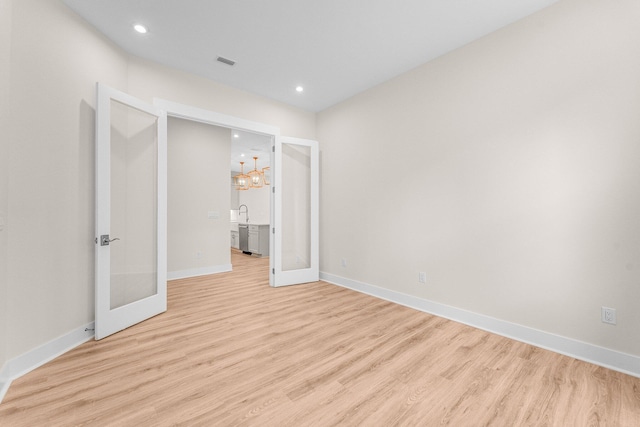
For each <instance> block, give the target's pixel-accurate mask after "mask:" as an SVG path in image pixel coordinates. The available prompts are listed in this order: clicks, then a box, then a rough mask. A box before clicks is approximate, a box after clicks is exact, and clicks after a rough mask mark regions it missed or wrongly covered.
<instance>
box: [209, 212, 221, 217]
mask: <svg viewBox="0 0 640 427" xmlns="http://www.w3.org/2000/svg"><path fill="white" fill-rule="evenodd" d="M207 218H209V219H220V212H218V211H209V212H207Z"/></svg>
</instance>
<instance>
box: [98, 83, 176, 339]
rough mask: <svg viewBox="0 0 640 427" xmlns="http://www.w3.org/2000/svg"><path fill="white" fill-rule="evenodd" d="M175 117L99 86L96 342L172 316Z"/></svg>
mask: <svg viewBox="0 0 640 427" xmlns="http://www.w3.org/2000/svg"><path fill="white" fill-rule="evenodd" d="M166 132H167V118H166V113H165V112H163V111H162V110H161V109H160V108H158V107H155V106H153V105H147V104H146V103H144V102H142V101H140V100H138V99H136V98H134V97H132V96H130V95H128V94H126V93H123V92H120V91H118V90H115V89H112V88H110V87H108V86H105V85H103V84H100V83H98V85H97V106H96V241H95V243H96V250H95V257H96V272H95V287H96V289H95V338H96V339H98V340H99V339H102V338H104V337H106V336H108V335H111V334H113V333H115V332H118V331H120V330H122V329H125V328H127V327H129V326H131V325H134V324H136V323H138V322H141V321H143V320H145V319H148V318H149V317H152V316H155V315H157V314H159V313H162V312H164V311H166V309H167V280H166V270H167V269H166V253H167V249H166V246H167V238H166V229H167V214H166V212H167V201H166V194H167V190H166V188H167V182H166V177H167V171H166V167H167V166H166V165H167V160H166V158H167V133H166Z"/></svg>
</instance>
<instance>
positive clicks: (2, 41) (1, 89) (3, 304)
mask: <svg viewBox="0 0 640 427" xmlns="http://www.w3.org/2000/svg"><path fill="white" fill-rule="evenodd" d="M11 6H12V1H11V0H0V135H1V136H0V227H2V229H0V371H1V370H2V366H3V365H4V362H5V361H6V360H7V356H6V353H7V351H6V348H7V345H6V344H7V316H6V314H7V308H8V304H7V269H6V266H7V228H6V227H7V226H6V224H5V225H2V223H6V220H7V208H8V197H7V192H8V187H7V183H8V173H7V168H8V165H9V141H10V139H11V135H10V134H9V92H10V90H9V89H10V68H11V62H10V58H11V22H12V21H11ZM0 387H1V385H0Z"/></svg>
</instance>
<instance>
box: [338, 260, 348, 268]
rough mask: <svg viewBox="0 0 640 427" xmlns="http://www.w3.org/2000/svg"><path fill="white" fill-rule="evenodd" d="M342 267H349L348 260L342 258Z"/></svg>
mask: <svg viewBox="0 0 640 427" xmlns="http://www.w3.org/2000/svg"><path fill="white" fill-rule="evenodd" d="M340 265H341V266H342V267H346V266H347V260H346V259H344V258H342V259H341V260H340Z"/></svg>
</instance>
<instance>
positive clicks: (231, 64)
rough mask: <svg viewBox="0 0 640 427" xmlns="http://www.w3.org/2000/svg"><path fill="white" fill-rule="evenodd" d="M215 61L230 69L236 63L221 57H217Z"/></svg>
mask: <svg viewBox="0 0 640 427" xmlns="http://www.w3.org/2000/svg"><path fill="white" fill-rule="evenodd" d="M216 61H218V62H222V63H223V64H227V65H229V66H231V67H233V66H234V65H235V63H236V61H232V60H231V59H227V58H224V57H222V56H218V57H217V58H216Z"/></svg>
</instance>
